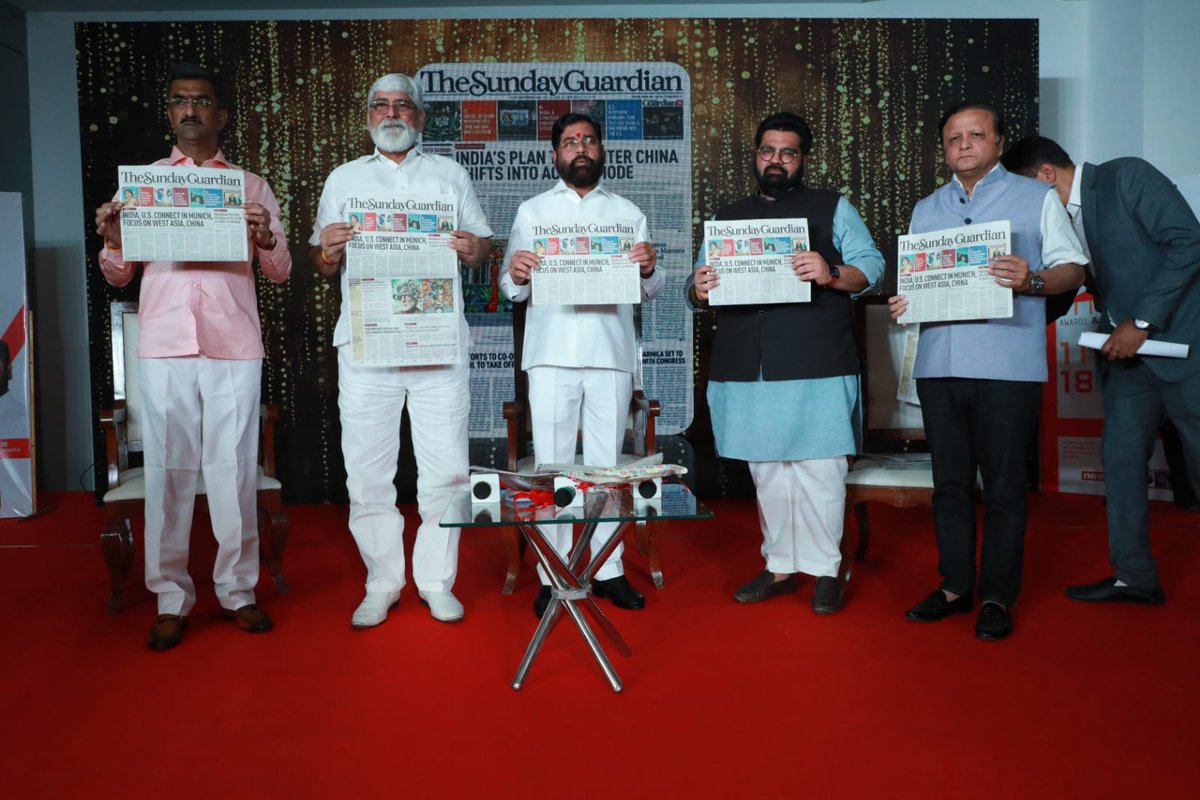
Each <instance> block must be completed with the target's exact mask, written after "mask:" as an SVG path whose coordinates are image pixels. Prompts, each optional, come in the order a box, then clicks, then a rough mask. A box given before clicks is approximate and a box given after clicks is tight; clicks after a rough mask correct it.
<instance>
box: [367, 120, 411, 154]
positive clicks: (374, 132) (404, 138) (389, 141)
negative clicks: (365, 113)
mask: <svg viewBox="0 0 1200 800" xmlns="http://www.w3.org/2000/svg"><path fill="white" fill-rule="evenodd" d="M370 131H371V141H372V142H374V143H375V146H376V147H378V148H379V149H380V151H381V152H384V153H404V152H407V151H409V150H411V149H412V147H413V145H415V144H416V143H417V130H416V128H413V127H411V126H409V125H405V124H404V123H403V122H402V121H400V120H398V119H385V120H384V121H382V122H380V123H379V124H378V125H376V126H375V127H374V128H371V129H370Z"/></svg>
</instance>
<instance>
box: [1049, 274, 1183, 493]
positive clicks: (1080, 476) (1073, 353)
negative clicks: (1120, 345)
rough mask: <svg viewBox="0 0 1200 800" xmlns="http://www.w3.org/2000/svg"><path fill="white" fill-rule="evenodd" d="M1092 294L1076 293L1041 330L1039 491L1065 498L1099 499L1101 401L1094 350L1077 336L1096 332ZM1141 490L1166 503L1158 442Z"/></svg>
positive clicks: (1165, 480) (1097, 314) (1167, 484)
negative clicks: (1044, 371)
mask: <svg viewBox="0 0 1200 800" xmlns="http://www.w3.org/2000/svg"><path fill="white" fill-rule="evenodd" d="M1100 322H1101V317H1100V312H1099V311H1097V310H1096V307H1095V302H1094V300H1093V298H1092V295H1091V294H1089V293H1087V292H1081V293H1080V294H1079V295H1078V296H1077V297H1076V298H1075V305H1074V306H1072V308H1071V310H1070V312H1068V313H1067V314H1065V315H1064V316H1062V317H1060V318H1059V319H1058V321H1057V322H1056V323H1055V324H1054V325H1053V326H1052V327H1051V328H1050V329H1049V330H1047V331H1046V334H1047V335H1046V343H1047V347H1048V348H1049V351H1050V352H1049V353H1048V355H1049V360H1050V380H1049V381H1048V382H1047V383H1046V388H1045V391H1044V393H1043V396H1042V442H1041V445H1042V446H1041V458H1042V489H1043V490H1046V491H1051V492H1066V493H1068V494H1096V495H1102V494H1104V467H1103V465H1102V463H1101V454H1100V435H1101V434H1102V433H1103V431H1104V402H1103V399H1102V395H1101V391H1100V383H1099V380H1098V378H1097V375H1096V359H1098V358H1101V357H1102V356H1101V355H1100V353H1099V351H1097V350H1090V349H1088V348H1086V347H1080V346H1079V344H1078V342H1079V334H1081V333H1083V332H1084V331H1096V330H1099V329H1100ZM1146 487H1147V491H1148V492H1149V496H1150V499H1151V500H1170V499H1171V490H1170V480H1169V473H1168V471H1167V461H1166V457H1165V456H1164V454H1163V449H1162V442H1161V441H1159V442H1156V443H1155V445H1154V454H1153V455H1152V456H1151V458H1150V468H1149V470H1148V472H1147V475H1146Z"/></svg>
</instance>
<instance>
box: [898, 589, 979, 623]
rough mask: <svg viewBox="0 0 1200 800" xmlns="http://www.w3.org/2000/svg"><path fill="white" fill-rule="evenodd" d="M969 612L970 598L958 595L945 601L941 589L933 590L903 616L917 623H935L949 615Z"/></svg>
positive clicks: (944, 595)
mask: <svg viewBox="0 0 1200 800" xmlns="http://www.w3.org/2000/svg"><path fill="white" fill-rule="evenodd" d="M970 610H971V596H970V595H966V594H963V595H959V596H958V597H956V598H954V599H953V600H947V599H946V594H945V592H943V591H942V590H941V589H934V590H933V591H932V592H931V593H930V594H929V596H928V597H926V598H925V599H924V600H922V601H921V602H919V603H917V604H916V605H915V606H913V607H912V608H910V609H909V610H908V613H907V614H906V615H905V616H907V617H908V618H909V619H913V620H916V621H917V622H937V621H938V620H939V619H945V618H946V617H948V616H950V615H951V614H965V613H966V612H968V611H970Z"/></svg>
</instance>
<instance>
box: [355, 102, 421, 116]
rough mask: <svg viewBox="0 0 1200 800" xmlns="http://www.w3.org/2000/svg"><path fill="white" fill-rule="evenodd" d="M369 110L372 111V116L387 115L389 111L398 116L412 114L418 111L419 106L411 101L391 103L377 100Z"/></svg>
mask: <svg viewBox="0 0 1200 800" xmlns="http://www.w3.org/2000/svg"><path fill="white" fill-rule="evenodd" d="M367 108H369V109H371V113H372V114H386V113H387V112H388V110H389V109H391V110H393V111H395V112H396V113H397V114H411V113H412V112H414V111H416V110H417V104H416V103H414V102H412V101H410V100H395V101H393V102H391V103H389V102H388V101H387V100H376V101H375V102H373V103H371V104H370V105H369V106H367Z"/></svg>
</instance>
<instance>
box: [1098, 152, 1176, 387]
mask: <svg viewBox="0 0 1200 800" xmlns="http://www.w3.org/2000/svg"><path fill="white" fill-rule="evenodd" d="M1081 169H1082V170H1083V176H1082V178H1081V181H1080V195H1081V201H1082V204H1083V227H1084V233H1085V234H1086V236H1087V244H1088V249H1089V250H1090V251H1091V257H1092V268H1093V269H1094V270H1095V274H1096V286H1095V290H1096V295H1097V300H1098V301H1099V305H1100V307H1101V308H1102V309H1105V310H1106V311H1107V312H1108V315H1109V316H1111V318H1112V319H1113V321H1114V322H1116V323H1117V324H1120V323H1122V322H1124V321H1125V320H1127V319H1143V320H1146V321H1147V322H1150V323H1151V324H1153V325H1154V327H1155V330H1154V332H1153V333H1152V334H1151V338H1153V339H1161V340H1163V341H1168V342H1179V343H1182V344H1187V345H1190V346H1191V351H1190V353H1189V356H1188V358H1185V359H1178V358H1147V359H1146V360H1145V363H1146V366H1148V367H1149V368H1150V369H1151V370H1153V371H1154V373H1155V374H1156V375H1157V376H1158V377H1159V378H1161V379H1163V380H1166V381H1178V380H1182V379H1183V378H1186V377H1188V376H1190V375H1193V374H1195V373H1196V372H1197V371H1200V222H1198V221H1197V220H1196V215H1195V214H1194V213H1193V212H1192V209H1191V207H1190V206H1188V203H1187V201H1186V200H1184V199H1183V195H1181V194H1180V193H1179V190H1178V189H1177V188H1175V184H1173V183H1172V182H1171V180H1170V179H1169V178H1167V176H1166V175H1163V174H1162V173H1161V172H1159V171H1158V170H1157V169H1155V168H1154V167H1153V166H1151V165H1150V164H1149V163H1148V162H1146V161H1143V160H1142V159H1140V158H1118V159H1114V160H1112V161H1106V162H1104V163H1103V164H1098V165H1096V164H1084V165H1082V167H1081Z"/></svg>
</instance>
